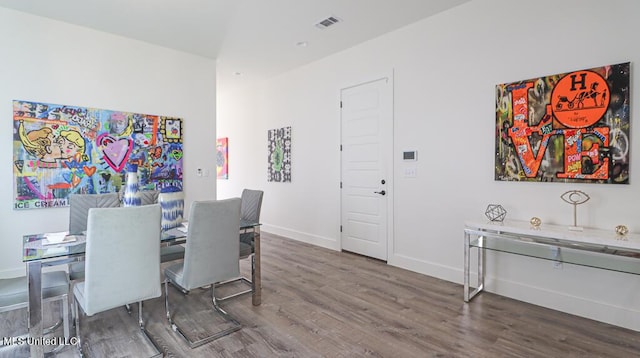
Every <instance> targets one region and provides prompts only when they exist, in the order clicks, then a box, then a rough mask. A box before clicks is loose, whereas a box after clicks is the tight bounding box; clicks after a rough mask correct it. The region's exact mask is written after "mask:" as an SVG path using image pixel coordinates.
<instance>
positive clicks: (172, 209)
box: [158, 188, 184, 230]
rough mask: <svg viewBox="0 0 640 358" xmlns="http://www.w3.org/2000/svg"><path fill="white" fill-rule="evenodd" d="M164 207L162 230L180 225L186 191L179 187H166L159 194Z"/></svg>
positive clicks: (159, 199)
mask: <svg viewBox="0 0 640 358" xmlns="http://www.w3.org/2000/svg"><path fill="white" fill-rule="evenodd" d="M158 202H159V203H160V207H161V208H162V230H169V229H172V228H174V227H178V226H180V224H181V223H182V217H183V214H184V193H183V192H182V191H178V189H177V188H165V189H162V191H160V194H159V195H158Z"/></svg>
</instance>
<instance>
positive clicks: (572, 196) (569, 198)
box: [560, 190, 591, 231]
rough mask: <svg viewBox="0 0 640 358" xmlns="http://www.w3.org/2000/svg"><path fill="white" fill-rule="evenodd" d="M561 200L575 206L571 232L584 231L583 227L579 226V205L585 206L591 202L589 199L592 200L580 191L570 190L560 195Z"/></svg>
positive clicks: (570, 227)
mask: <svg viewBox="0 0 640 358" xmlns="http://www.w3.org/2000/svg"><path fill="white" fill-rule="evenodd" d="M560 199H562V200H564V201H565V202H566V203H569V204H571V205H573V226H569V230H575V231H582V227H580V226H578V218H577V213H576V212H577V210H576V208H577V207H578V205H580V204H584V203H586V202H587V201H589V199H591V198H590V197H589V195H587V193H585V192H583V191H580V190H569V191H567V192H565V193H564V194H562V195H560Z"/></svg>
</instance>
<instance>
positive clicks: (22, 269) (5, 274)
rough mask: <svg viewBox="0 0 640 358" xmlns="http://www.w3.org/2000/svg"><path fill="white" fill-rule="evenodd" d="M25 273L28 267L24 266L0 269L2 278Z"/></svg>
mask: <svg viewBox="0 0 640 358" xmlns="http://www.w3.org/2000/svg"><path fill="white" fill-rule="evenodd" d="M24 275H26V269H25V267H24V266H23V267H16V268H13V269H8V270H2V271H0V278H12V277H19V276H24Z"/></svg>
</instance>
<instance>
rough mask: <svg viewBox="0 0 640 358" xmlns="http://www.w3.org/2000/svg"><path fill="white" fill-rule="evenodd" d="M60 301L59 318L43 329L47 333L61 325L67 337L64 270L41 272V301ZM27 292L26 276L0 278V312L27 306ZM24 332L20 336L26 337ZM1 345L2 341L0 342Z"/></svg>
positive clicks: (66, 298) (67, 318) (67, 292)
mask: <svg viewBox="0 0 640 358" xmlns="http://www.w3.org/2000/svg"><path fill="white" fill-rule="evenodd" d="M58 300H59V301H60V305H61V307H60V315H61V318H60V320H59V321H58V322H57V323H56V324H54V325H53V326H51V327H49V328H46V329H45V330H44V333H45V334H48V333H50V332H52V331H53V330H55V329H56V328H58V327H60V325H61V324H62V325H63V332H64V337H65V338H69V337H70V336H69V278H68V277H67V273H66V272H64V271H52V272H45V273H43V274H42V301H43V302H50V301H58ZM28 306H29V293H28V282H27V277H26V276H21V277H14V278H4V279H0V312H7V311H12V310H17V309H20V308H28ZM27 336H28V334H25V335H23V336H21V337H27ZM0 345H2V343H0Z"/></svg>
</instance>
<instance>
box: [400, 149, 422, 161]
mask: <svg viewBox="0 0 640 358" xmlns="http://www.w3.org/2000/svg"><path fill="white" fill-rule="evenodd" d="M402 160H409V161H416V160H418V151H417V150H405V151H403V152H402Z"/></svg>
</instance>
